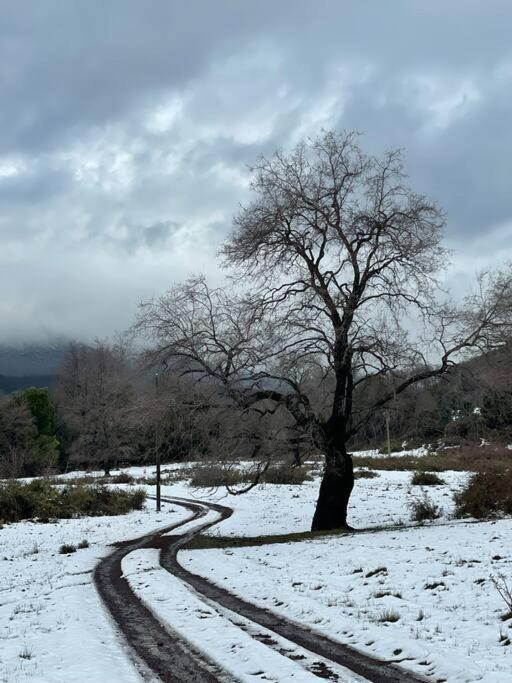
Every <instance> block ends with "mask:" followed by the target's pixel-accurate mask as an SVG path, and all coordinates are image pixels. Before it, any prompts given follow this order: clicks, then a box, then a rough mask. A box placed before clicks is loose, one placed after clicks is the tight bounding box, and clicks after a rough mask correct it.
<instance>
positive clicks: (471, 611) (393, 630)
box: [179, 472, 512, 683]
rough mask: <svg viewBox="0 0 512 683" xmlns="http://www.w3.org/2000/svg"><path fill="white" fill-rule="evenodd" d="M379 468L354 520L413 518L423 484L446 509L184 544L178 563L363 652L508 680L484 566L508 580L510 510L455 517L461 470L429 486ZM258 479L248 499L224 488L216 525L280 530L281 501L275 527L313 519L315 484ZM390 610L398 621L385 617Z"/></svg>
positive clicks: (511, 668)
mask: <svg viewBox="0 0 512 683" xmlns="http://www.w3.org/2000/svg"><path fill="white" fill-rule="evenodd" d="M380 475H381V476H380V477H379V478H376V479H362V480H358V481H357V482H356V488H355V490H354V504H353V510H352V515H351V518H350V521H351V523H352V524H354V525H355V526H356V527H366V528H371V527H372V526H376V525H379V524H382V523H383V522H385V523H386V524H393V523H395V524H396V523H399V522H400V521H402V522H405V521H408V519H409V516H410V512H409V509H408V505H409V504H410V501H411V499H412V498H414V497H416V496H419V495H420V492H421V491H422V490H425V491H428V495H429V496H430V497H431V498H432V499H433V500H434V501H435V502H436V503H437V504H439V505H441V506H442V507H443V508H444V516H443V518H442V519H441V520H440V521H439V522H436V523H431V524H429V525H425V526H420V527H415V528H402V529H400V528H395V529H393V530H387V531H382V530H374V531H371V530H370V531H367V532H366V533H363V534H353V535H348V536H331V537H325V538H321V539H315V540H307V541H301V542H294V543H284V544H275V545H266V546H261V547H258V546H254V547H245V548H226V549H218V550H215V549H212V550H194V551H182V552H181V553H180V555H179V559H180V562H182V563H183V564H184V566H186V567H187V569H189V570H191V571H194V572H196V573H198V574H200V575H202V576H204V577H206V578H208V579H210V580H212V581H214V582H215V583H217V584H219V585H221V586H223V587H225V588H228V589H229V590H232V591H233V592H235V593H236V594H238V595H240V596H241V597H243V598H244V599H246V600H249V601H251V602H254V603H255V604H257V605H260V606H263V607H266V608H267V609H272V610H274V611H275V612H277V613H280V614H283V615H286V616H288V617H290V618H292V619H295V620H297V621H299V622H300V623H309V624H311V625H312V626H313V627H314V628H315V629H318V630H320V631H322V632H324V633H325V634H327V635H329V636H330V637H333V638H335V639H338V640H339V641H341V642H344V643H348V644H350V645H352V646H354V647H357V648H359V649H362V650H364V651H367V652H368V653H371V654H374V655H376V656H380V657H384V658H386V659H392V660H397V661H398V660H403V665H404V666H407V667H409V668H411V669H413V670H415V671H417V672H421V673H423V674H429V675H432V676H434V680H435V679H436V678H445V679H447V680H448V681H450V682H451V681H453V682H463V681H464V682H467V683H469V682H470V681H486V683H487V682H488V683H505V681H506V682H507V683H510V680H511V672H512V646H504V645H502V644H500V642H499V638H500V632H501V633H503V634H505V635H507V636H510V635H512V634H511V632H510V628H509V627H508V626H507V623H504V622H502V621H501V619H500V616H501V615H502V614H503V613H504V612H506V611H507V610H506V607H505V604H504V603H503V601H502V600H501V598H500V597H499V595H498V594H497V592H496V590H495V588H494V587H493V585H492V582H491V580H490V577H491V576H492V575H496V574H498V573H504V574H505V575H506V576H508V577H509V579H510V583H511V584H512V554H511V552H510V550H509V548H510V547H511V541H512V521H511V520H499V521H494V522H485V523H471V522H466V521H455V520H451V519H450V515H451V513H452V509H453V502H452V495H453V492H454V491H455V490H457V489H458V488H459V487H460V486H461V485H462V484H463V482H464V481H465V479H466V478H467V476H468V475H467V474H465V473H457V472H451V473H443V474H442V475H441V476H442V478H443V479H444V480H445V481H446V485H444V486H435V487H432V486H431V487H411V486H410V485H409V481H410V473H406V472H381V473H380ZM278 488H279V489H280V490H277V489H278ZM265 489H266V490H265V492H264V493H263V496H262V497H261V498H259V499H258V500H259V504H257V505H256V495H257V494H254V499H253V501H252V505H251V502H250V500H249V498H246V499H245V500H244V499H243V497H242V498H241V499H240V501H234V500H232V499H231V498H228V499H227V501H226V504H228V505H231V504H233V503H234V504H235V505H236V512H235V514H234V515H233V516H232V517H231V518H230V519H228V520H226V521H224V522H222V523H221V524H220V525H218V526H217V527H214V529H213V530H212V531H211V533H215V529H217V532H216V533H220V534H222V535H228V536H229V535H246V536H253V535H257V534H273V533H276V531H277V526H278V524H277V523H276V515H277V511H278V510H279V511H280V520H282V518H283V514H284V513H283V511H286V513H285V520H283V521H286V519H288V520H289V521H288V523H285V524H283V523H282V522H281V524H280V525H279V526H280V528H281V533H283V532H288V531H302V530H305V529H307V528H308V524H309V522H310V519H311V512H312V510H313V503H314V494H315V492H316V487H314V486H312V485H309V484H308V485H306V486H303V487H300V488H299V489H298V490H297V492H296V487H291V486H289V487H275V486H267V487H265ZM251 494H253V492H251ZM251 494H248V495H249V496H250V495H251ZM493 558H495V559H493ZM498 558H499V559H498ZM379 568H384V569H381V570H380V571H377V572H376V573H375V574H374V575H370V576H368V574H371V573H372V572H374V571H375V570H378V569H379ZM435 584H440V585H438V586H437V587H436V586H435ZM380 593H384V594H386V593H389V595H383V596H381V597H379V594H380ZM394 593H395V594H396V595H393V594H394ZM386 610H390V611H392V612H396V613H397V615H398V616H399V620H398V621H397V622H394V623H391V622H382V621H380V619H382V617H383V616H384V614H385V612H386ZM508 623H510V622H508Z"/></svg>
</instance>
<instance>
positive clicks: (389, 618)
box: [376, 609, 400, 624]
mask: <svg viewBox="0 0 512 683" xmlns="http://www.w3.org/2000/svg"><path fill="white" fill-rule="evenodd" d="M399 620H400V614H399V613H398V612H397V611H396V610H394V609H386V610H384V611H383V612H381V613H380V614H379V616H378V617H377V619H376V621H380V622H383V623H392V624H393V623H395V622H396V621H399Z"/></svg>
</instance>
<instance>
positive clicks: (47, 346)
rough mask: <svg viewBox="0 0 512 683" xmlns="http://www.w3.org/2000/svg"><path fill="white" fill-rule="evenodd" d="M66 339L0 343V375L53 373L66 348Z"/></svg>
mask: <svg viewBox="0 0 512 683" xmlns="http://www.w3.org/2000/svg"><path fill="white" fill-rule="evenodd" d="M68 344H69V341H68V340H67V339H58V340H55V341H51V342H48V343H41V344H20V345H14V344H12V345H8V344H0V375H6V376H8V377H27V376H32V375H34V376H40V375H46V376H49V375H54V374H55V373H56V372H57V369H58V367H59V365H60V364H61V362H62V359H63V357H64V354H65V353H66V350H67V348H68Z"/></svg>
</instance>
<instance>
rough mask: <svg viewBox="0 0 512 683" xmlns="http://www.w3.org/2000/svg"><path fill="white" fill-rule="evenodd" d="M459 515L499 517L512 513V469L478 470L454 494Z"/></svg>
mask: <svg viewBox="0 0 512 683" xmlns="http://www.w3.org/2000/svg"><path fill="white" fill-rule="evenodd" d="M454 499H455V514H456V516H457V517H475V518H476V519H484V518H486V517H497V516H499V515H501V514H505V515H510V514H512V470H507V471H506V472H503V473H500V472H478V473H476V474H474V475H473V476H471V477H470V479H469V481H468V482H467V484H466V486H465V487H464V488H463V489H462V491H460V492H458V493H456V494H455V496H454Z"/></svg>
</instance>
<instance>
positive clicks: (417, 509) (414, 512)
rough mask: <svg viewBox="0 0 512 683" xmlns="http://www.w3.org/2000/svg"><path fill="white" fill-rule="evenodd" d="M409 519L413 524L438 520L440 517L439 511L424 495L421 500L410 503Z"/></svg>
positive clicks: (417, 499) (416, 499)
mask: <svg viewBox="0 0 512 683" xmlns="http://www.w3.org/2000/svg"><path fill="white" fill-rule="evenodd" d="M409 507H410V508H411V517H412V519H413V520H414V521H415V522H425V521H427V520H429V519H438V518H439V517H440V516H441V509H440V508H439V507H438V506H437V505H436V504H435V503H434V501H433V500H432V499H431V498H429V496H427V494H426V493H424V494H423V496H421V498H415V499H414V500H413V501H411V503H410V505H409Z"/></svg>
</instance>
